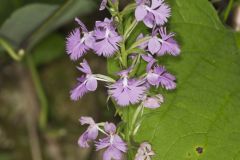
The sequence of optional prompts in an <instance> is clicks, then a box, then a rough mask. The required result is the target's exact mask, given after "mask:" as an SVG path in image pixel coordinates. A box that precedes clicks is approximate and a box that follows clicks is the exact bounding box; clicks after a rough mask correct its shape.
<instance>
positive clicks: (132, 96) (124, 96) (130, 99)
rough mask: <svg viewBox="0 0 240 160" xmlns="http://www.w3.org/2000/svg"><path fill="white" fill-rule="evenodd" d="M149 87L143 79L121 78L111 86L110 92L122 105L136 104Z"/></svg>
mask: <svg viewBox="0 0 240 160" xmlns="http://www.w3.org/2000/svg"><path fill="white" fill-rule="evenodd" d="M146 90H147V87H146V86H145V85H144V81H143V80H134V79H130V80H128V79H127V78H124V79H120V80H118V81H117V82H116V83H114V84H112V85H110V86H109V90H108V93H109V95H110V96H111V97H113V98H114V100H115V101H116V102H117V104H118V105H120V106H127V105H129V104H136V103H138V102H139V101H141V99H142V97H143V96H144V94H145V91H146Z"/></svg>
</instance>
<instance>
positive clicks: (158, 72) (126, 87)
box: [66, 0, 180, 160]
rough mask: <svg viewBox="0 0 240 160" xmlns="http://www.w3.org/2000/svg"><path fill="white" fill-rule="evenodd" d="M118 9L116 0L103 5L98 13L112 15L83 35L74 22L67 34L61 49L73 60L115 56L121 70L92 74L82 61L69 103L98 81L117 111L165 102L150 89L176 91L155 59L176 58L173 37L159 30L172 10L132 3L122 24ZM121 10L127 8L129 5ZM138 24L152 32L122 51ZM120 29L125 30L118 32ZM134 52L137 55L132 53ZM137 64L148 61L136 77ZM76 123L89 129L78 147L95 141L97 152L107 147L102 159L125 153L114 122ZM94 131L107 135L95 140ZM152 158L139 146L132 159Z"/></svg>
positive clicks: (141, 0) (155, 0) (151, 0)
mask: <svg viewBox="0 0 240 160" xmlns="http://www.w3.org/2000/svg"><path fill="white" fill-rule="evenodd" d="M118 5H119V1H118V0H103V1H102V3H101V6H100V10H104V9H105V8H107V9H108V10H109V11H110V13H112V16H113V17H112V18H111V19H108V18H105V19H104V21H96V23H95V27H94V30H93V31H88V29H87V27H86V26H85V25H84V24H83V23H82V22H81V21H80V20H79V19H77V18H76V19H75V20H76V22H77V23H78V24H79V27H78V28H76V29H75V30H74V31H72V33H71V34H70V35H69V36H68V38H67V47H66V50H67V53H68V55H69V56H70V59H71V60H73V61H76V60H78V59H80V58H81V57H83V55H85V54H86V53H87V52H88V51H90V50H92V51H94V53H96V54H97V55H98V56H104V57H107V58H109V57H115V58H117V59H118V60H119V66H120V67H121V68H122V71H119V72H118V73H116V76H118V77H119V79H117V80H115V79H113V78H111V77H110V76H106V75H101V74H94V73H93V72H92V70H91V68H90V66H89V64H88V62H87V61H86V60H85V59H84V60H83V62H82V63H80V66H79V67H77V69H78V70H79V71H81V72H83V73H84V74H83V75H82V76H81V77H79V78H78V79H77V81H78V83H77V85H76V87H75V88H74V89H73V90H71V92H70V94H71V99H72V100H74V101H77V100H79V99H80V98H81V97H82V96H83V95H85V94H86V93H88V92H92V91H95V90H96V89H97V86H98V81H103V82H106V83H107V88H108V94H109V96H110V97H111V99H112V100H113V101H114V102H115V103H116V104H117V105H118V106H119V107H126V106H129V105H138V106H139V107H140V109H142V108H144V107H146V108H150V109H155V108H158V107H160V106H161V104H162V103H163V101H164V98H163V96H162V95H161V94H155V95H153V94H152V93H150V89H151V88H158V87H162V88H165V89H166V90H173V89H175V88H176V82H175V81H176V78H175V76H173V75H172V74H170V73H169V72H168V71H167V70H166V68H165V67H164V66H161V65H159V64H158V63H157V60H156V57H160V56H163V55H165V54H169V55H172V56H177V55H179V54H180V48H179V46H178V44H177V42H176V41H175V40H174V36H175V34H174V33H167V29H166V27H164V25H165V24H166V23H167V21H168V18H169V17H170V12H171V9H170V7H169V5H168V4H166V3H165V2H164V0H136V2H135V4H134V9H133V10H132V11H134V10H135V20H134V21H133V22H132V25H129V26H121V25H123V23H121V21H122V19H123V11H124V10H123V11H122V12H119V10H118ZM125 8H129V10H130V9H131V7H128V6H126V7H125ZM126 10H127V9H126ZM130 11H131V10H130ZM141 22H143V23H144V24H145V25H146V26H147V27H148V28H150V29H151V30H152V34H151V35H143V34H140V35H139V36H138V37H137V39H136V42H135V43H134V44H132V45H131V46H130V47H129V48H126V44H125V43H126V41H127V39H128V38H129V37H131V33H132V31H133V30H134V29H135V27H136V26H137V24H138V23H141ZM119 26H120V27H119ZM120 28H126V29H124V30H123V31H121V29H120ZM137 51H139V53H136V52H137ZM141 60H143V61H145V62H146V63H147V67H146V73H144V74H143V75H141V76H138V77H137V76H136V74H135V73H134V72H135V70H136V68H138V67H139V65H138V64H139V63H137V62H139V61H141ZM129 63H131V64H130V65H129ZM137 110H138V109H137ZM138 111H139V110H138ZM137 113H139V112H137ZM80 122H81V124H82V125H84V124H88V125H89V127H88V129H87V130H86V131H85V132H84V133H83V134H82V136H81V137H80V139H79V141H78V143H79V145H80V146H81V147H84V148H86V147H89V144H88V143H89V142H90V141H95V145H96V148H97V150H101V149H104V148H105V149H106V150H105V152H104V154H103V159H104V160H111V159H115V160H121V159H122V154H123V153H125V152H127V144H126V143H125V142H124V141H123V140H122V138H121V137H120V136H119V135H118V134H117V132H116V126H115V125H114V124H113V123H108V122H105V123H95V122H94V120H93V119H92V118H90V117H81V119H80ZM134 127H136V126H134ZM99 131H100V132H102V133H103V134H104V135H106V138H104V139H100V140H98V141H96V139H97V137H98V132H99ZM153 155H154V152H153V151H152V149H151V145H150V144H148V143H147V142H144V143H142V144H141V145H140V148H139V150H138V152H137V155H136V157H135V160H145V159H148V160H150V159H151V158H150V156H153Z"/></svg>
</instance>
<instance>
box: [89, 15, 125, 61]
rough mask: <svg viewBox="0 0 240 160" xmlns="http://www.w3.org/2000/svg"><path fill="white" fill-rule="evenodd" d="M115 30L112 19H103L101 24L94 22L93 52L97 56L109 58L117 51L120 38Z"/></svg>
mask: <svg viewBox="0 0 240 160" xmlns="http://www.w3.org/2000/svg"><path fill="white" fill-rule="evenodd" d="M115 30H116V28H115V26H114V25H113V20H112V19H107V18H105V20H104V21H103V22H100V21H97V22H96V27H95V30H94V38H95V44H94V45H93V50H94V51H95V52H96V54H97V55H99V56H101V55H103V56H104V57H111V56H113V55H114V54H115V53H116V51H118V49H119V43H120V41H121V40H122V37H121V36H119V35H118V33H117V32H116V31H115Z"/></svg>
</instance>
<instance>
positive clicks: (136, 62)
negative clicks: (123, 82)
mask: <svg viewBox="0 0 240 160" xmlns="http://www.w3.org/2000/svg"><path fill="white" fill-rule="evenodd" d="M140 62H141V55H140V54H138V55H137V57H136V58H135V59H134V61H133V65H132V68H133V69H132V71H131V72H130V74H129V76H130V77H133V76H135V74H136V73H137V71H138V69H139V65H140Z"/></svg>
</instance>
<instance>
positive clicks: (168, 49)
mask: <svg viewBox="0 0 240 160" xmlns="http://www.w3.org/2000/svg"><path fill="white" fill-rule="evenodd" d="M158 34H159V35H160V36H161V38H159V37H158ZM174 36H175V34H174V33H169V34H167V31H166V28H163V27H161V28H159V29H155V30H154V31H153V34H152V38H151V39H150V40H149V42H148V50H149V51H150V53H151V54H157V55H158V56H162V55H164V54H166V53H168V54H170V55H173V56H177V55H179V54H180V48H179V46H178V44H177V42H176V41H175V40H174V39H173V37H174Z"/></svg>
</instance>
